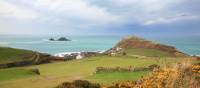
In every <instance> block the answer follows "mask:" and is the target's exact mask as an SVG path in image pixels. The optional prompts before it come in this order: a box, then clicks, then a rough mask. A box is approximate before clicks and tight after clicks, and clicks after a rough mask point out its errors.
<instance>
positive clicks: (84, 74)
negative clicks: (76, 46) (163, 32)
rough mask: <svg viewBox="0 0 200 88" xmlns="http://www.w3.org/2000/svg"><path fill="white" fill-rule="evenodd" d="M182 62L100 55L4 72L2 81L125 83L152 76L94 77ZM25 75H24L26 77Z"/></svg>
mask: <svg viewBox="0 0 200 88" xmlns="http://www.w3.org/2000/svg"><path fill="white" fill-rule="evenodd" d="M180 60H181V59H174V58H161V59H147V58H136V57H133V56H115V57H110V56H96V57H90V58H85V59H82V60H73V61H67V62H58V63H52V64H41V65H36V66H29V67H18V68H10V69H0V78H2V77H3V80H0V87H1V88H16V87H17V88H19V87H20V88H27V87H29V88H52V87H55V86H57V85H58V84H60V83H62V82H64V81H72V80H76V79H87V80H89V81H92V82H98V83H102V84H111V83H112V82H119V81H123V80H136V79H138V78H140V77H141V76H144V75H147V74H149V73H148V72H145V71H144V72H132V73H126V72H115V73H101V74H94V72H95V69H96V67H99V66H105V67H116V66H120V67H129V66H130V65H132V66H135V67H147V66H149V65H151V64H159V65H161V66H162V65H164V64H172V63H176V62H179V61H180ZM32 68H38V69H39V71H40V73H41V75H35V74H32V73H31V72H28V71H30V69H32ZM15 71H17V73H16V75H12V74H13V73H14V74H15ZM11 72H13V73H11ZM18 73H20V74H18ZM22 74H24V75H23V76H22ZM10 75H12V76H10ZM130 75H132V77H129V76H130Z"/></svg>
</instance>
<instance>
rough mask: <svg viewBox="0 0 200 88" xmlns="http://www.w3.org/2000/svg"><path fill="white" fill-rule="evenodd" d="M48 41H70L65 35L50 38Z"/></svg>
mask: <svg viewBox="0 0 200 88" xmlns="http://www.w3.org/2000/svg"><path fill="white" fill-rule="evenodd" d="M49 41H71V40H69V39H67V38H65V37H60V38H58V39H54V38H50V39H49Z"/></svg>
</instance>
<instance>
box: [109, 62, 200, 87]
mask: <svg viewBox="0 0 200 88" xmlns="http://www.w3.org/2000/svg"><path fill="white" fill-rule="evenodd" d="M199 68H200V65H190V64H189V63H188V62H184V63H181V64H177V65H175V66H173V67H167V68H163V69H157V70H154V71H153V72H152V74H151V75H150V76H148V77H145V78H141V79H140V80H138V81H125V82H121V83H117V84H115V85H113V86H109V87H105V88H199V87H200V73H199V71H200V69H199Z"/></svg>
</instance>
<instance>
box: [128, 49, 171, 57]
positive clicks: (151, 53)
mask: <svg viewBox="0 0 200 88" xmlns="http://www.w3.org/2000/svg"><path fill="white" fill-rule="evenodd" d="M125 52H126V53H127V54H128V55H129V56H131V55H132V56H134V55H141V56H147V57H172V55H171V54H169V53H167V52H163V51H160V50H155V49H142V48H132V49H126V51H125Z"/></svg>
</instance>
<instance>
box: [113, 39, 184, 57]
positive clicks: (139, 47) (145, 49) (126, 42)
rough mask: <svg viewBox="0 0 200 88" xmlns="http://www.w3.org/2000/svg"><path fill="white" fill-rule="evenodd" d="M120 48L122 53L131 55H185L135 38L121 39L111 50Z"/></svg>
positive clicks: (172, 48)
mask: <svg viewBox="0 0 200 88" xmlns="http://www.w3.org/2000/svg"><path fill="white" fill-rule="evenodd" d="M117 48H122V52H125V53H130V54H133V55H142V56H151V57H184V56H187V55H186V54H184V53H182V52H180V51H178V50H176V48H175V47H172V46H168V45H164V44H158V43H154V42H152V41H148V40H145V39H142V38H138V37H135V36H129V37H125V38H123V39H122V40H121V41H120V42H119V43H117V44H116V46H115V47H114V48H113V49H114V50H116V49H117Z"/></svg>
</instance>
